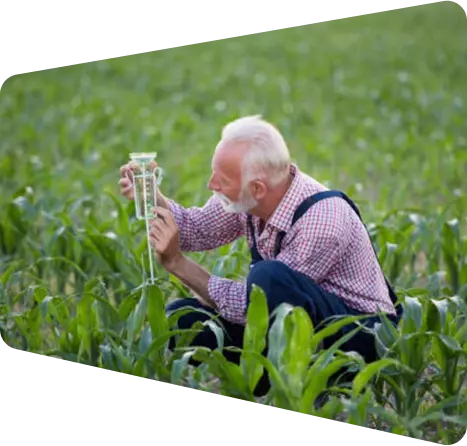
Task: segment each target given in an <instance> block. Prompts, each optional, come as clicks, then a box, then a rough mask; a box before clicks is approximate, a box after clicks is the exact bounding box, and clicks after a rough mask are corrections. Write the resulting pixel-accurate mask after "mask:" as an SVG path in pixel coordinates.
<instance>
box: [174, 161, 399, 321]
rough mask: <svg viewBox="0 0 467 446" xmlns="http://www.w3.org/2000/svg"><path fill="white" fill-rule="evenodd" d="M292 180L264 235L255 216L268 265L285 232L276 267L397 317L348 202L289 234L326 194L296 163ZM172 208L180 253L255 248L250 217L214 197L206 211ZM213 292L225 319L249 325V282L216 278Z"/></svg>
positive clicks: (335, 203)
mask: <svg viewBox="0 0 467 446" xmlns="http://www.w3.org/2000/svg"><path fill="white" fill-rule="evenodd" d="M291 173H292V174H293V175H294V179H293V182H292V184H291V186H290V188H289V190H288V191H287V193H286V195H285V196H284V198H283V199H282V201H281V203H280V204H279V206H278V207H277V208H276V210H275V212H274V214H273V215H272V216H271V218H270V219H269V221H268V222H267V223H266V225H265V227H264V230H263V232H262V233H260V228H259V223H260V222H259V218H258V217H256V216H253V226H254V231H255V237H256V242H257V249H258V252H259V253H260V255H261V256H262V257H263V259H265V260H270V259H274V244H275V240H276V236H277V234H278V232H280V231H286V233H287V234H286V236H285V237H284V238H283V240H282V245H281V246H282V248H281V252H280V253H279V255H278V256H277V258H276V260H280V261H282V262H284V263H286V264H287V265H289V266H290V267H291V268H292V269H294V270H296V271H299V272H301V273H303V274H305V275H306V276H308V277H309V278H310V279H312V280H313V281H314V282H316V283H317V284H318V285H320V286H321V287H322V288H323V289H324V290H325V291H327V292H329V293H333V294H335V295H337V296H339V297H340V298H341V299H342V300H343V301H344V302H345V303H346V304H347V305H349V306H350V307H352V308H355V309H357V310H360V311H364V312H368V313H374V312H377V311H378V310H381V311H385V312H387V313H389V314H395V309H394V305H393V303H392V301H391V299H390V297H389V292H388V289H387V286H386V283H385V280H384V276H383V273H382V271H381V268H380V265H379V263H378V259H377V258H376V257H375V254H374V251H373V248H372V246H371V241H370V239H369V236H368V233H367V231H366V228H365V227H364V225H363V224H362V222H361V220H360V219H359V218H358V215H357V214H356V213H355V212H354V211H353V209H352V208H351V207H350V206H349V205H348V203H346V202H345V201H344V200H343V199H341V198H336V197H333V198H328V199H325V200H322V201H320V202H318V203H316V204H315V205H314V206H312V207H311V208H310V209H309V210H308V211H307V212H306V213H305V214H304V215H303V216H302V217H301V218H300V219H299V220H298V221H297V222H296V223H295V225H294V226H292V227H291V223H292V217H293V214H294V212H295V210H296V208H297V207H298V206H299V204H300V203H301V202H302V201H303V200H304V199H305V198H307V197H309V196H311V195H313V194H315V193H317V192H321V191H324V190H327V188H326V187H325V186H324V185H322V184H321V183H319V182H317V181H316V180H315V179H313V178H311V177H310V176H308V175H306V174H304V173H303V172H301V171H300V170H299V168H298V166H296V165H295V164H292V166H291ZM169 203H170V207H171V211H172V213H173V215H174V217H175V220H176V222H177V224H178V226H179V228H180V242H181V249H182V251H184V252H190V251H204V250H211V249H215V248H217V247H219V246H222V245H225V244H228V243H231V242H233V241H234V240H236V239H237V238H239V237H241V236H246V237H247V240H248V245H249V246H250V248H251V246H252V245H253V239H252V237H251V234H250V233H249V230H248V225H247V214H232V213H227V212H225V211H224V209H223V208H222V205H221V203H220V201H219V200H218V199H217V198H216V197H214V196H212V197H211V198H210V199H209V200H208V201H207V203H206V204H205V205H204V206H203V207H192V208H188V209H185V208H183V207H182V206H181V205H179V204H177V203H176V202H174V201H172V200H169ZM208 290H209V294H210V297H211V298H212V300H213V301H214V302H216V304H217V305H218V308H219V311H220V313H221V315H222V316H223V317H224V318H225V319H227V320H229V321H231V322H234V323H240V324H244V323H245V315H246V281H245V282H237V281H233V280H230V279H226V278H222V277H217V276H213V275H212V276H211V277H210V279H209V283H208Z"/></svg>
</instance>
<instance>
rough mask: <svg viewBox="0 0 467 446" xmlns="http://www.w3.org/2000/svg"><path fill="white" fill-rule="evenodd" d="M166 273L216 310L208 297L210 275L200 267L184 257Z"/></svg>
mask: <svg viewBox="0 0 467 446" xmlns="http://www.w3.org/2000/svg"><path fill="white" fill-rule="evenodd" d="M168 271H169V272H170V273H171V274H173V275H174V276H175V277H177V278H178V279H179V280H181V281H182V283H183V284H185V285H186V286H187V287H188V288H190V289H191V290H192V291H194V292H195V293H196V294H197V295H198V296H199V298H200V299H201V300H202V303H204V304H205V305H207V306H209V307H212V308H216V304H215V303H214V302H213V301H212V300H211V298H210V297H209V290H208V282H209V277H210V274H209V273H208V272H207V271H206V270H205V269H204V268H203V267H202V266H200V265H198V264H197V263H195V262H193V260H191V259H188V258H186V257H185V256H181V257H180V258H179V260H178V261H177V262H176V264H175V265H174V266H172V267H171V268H169V269H168Z"/></svg>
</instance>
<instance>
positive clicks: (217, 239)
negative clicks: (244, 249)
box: [168, 197, 243, 252]
mask: <svg viewBox="0 0 467 446" xmlns="http://www.w3.org/2000/svg"><path fill="white" fill-rule="evenodd" d="M168 202H169V207H170V211H171V212H172V214H173V216H174V218H175V221H176V222H177V225H178V227H179V230H180V248H181V250H182V251H184V252H190V251H207V250H211V249H215V248H218V247H219V246H223V245H226V244H229V243H231V242H233V241H234V240H236V239H237V238H239V237H241V236H242V235H243V225H242V223H241V221H240V219H239V217H238V215H237V214H234V213H228V212H225V211H224V209H223V207H222V204H221V203H220V202H219V200H218V199H217V198H216V197H211V198H210V199H209V200H208V201H207V202H206V204H205V205H204V206H203V207H191V208H184V207H183V206H182V205H180V204H178V203H176V202H175V201H173V200H168Z"/></svg>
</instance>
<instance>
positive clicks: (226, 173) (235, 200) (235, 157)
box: [208, 144, 257, 213]
mask: <svg viewBox="0 0 467 446" xmlns="http://www.w3.org/2000/svg"><path fill="white" fill-rule="evenodd" d="M244 151H245V146H244V145H242V144H236V145H235V146H234V145H230V146H221V147H219V149H218V150H217V151H216V153H215V154H214V157H213V159H212V175H211V178H210V179H209V183H208V188H209V190H211V191H212V192H213V194H214V195H216V196H217V197H218V198H219V199H220V200H221V203H222V205H223V207H224V210H225V211H227V212H233V213H242V212H247V211H249V210H250V209H252V208H254V207H255V206H256V204H257V203H256V200H254V198H253V197H252V196H251V194H250V191H249V189H248V185H246V186H245V188H244V189H242V176H241V162H242V159H243V155H244Z"/></svg>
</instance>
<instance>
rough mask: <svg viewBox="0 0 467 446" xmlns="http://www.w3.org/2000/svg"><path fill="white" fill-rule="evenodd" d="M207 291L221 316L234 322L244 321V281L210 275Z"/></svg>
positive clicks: (241, 322)
mask: <svg viewBox="0 0 467 446" xmlns="http://www.w3.org/2000/svg"><path fill="white" fill-rule="evenodd" d="M208 291H209V297H210V298H211V299H212V300H213V301H214V302H215V303H216V305H217V308H218V310H219V313H220V315H221V316H222V317H223V318H225V319H227V320H228V321H230V322H233V323H236V324H244V323H245V314H246V283H243V282H236V281H234V280H231V279H225V278H222V277H217V276H211V277H210V278H209V282H208Z"/></svg>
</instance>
